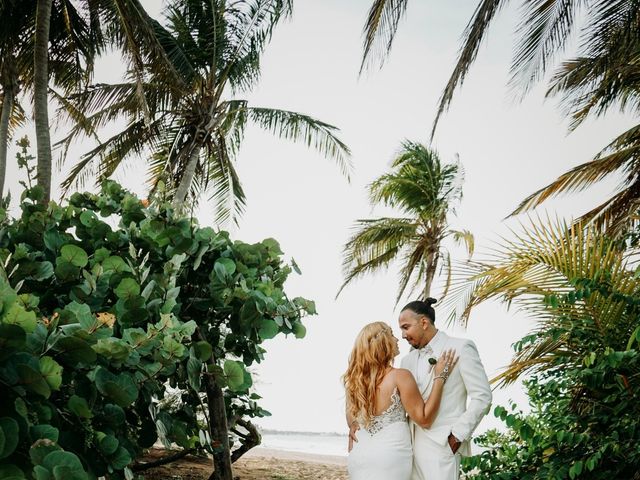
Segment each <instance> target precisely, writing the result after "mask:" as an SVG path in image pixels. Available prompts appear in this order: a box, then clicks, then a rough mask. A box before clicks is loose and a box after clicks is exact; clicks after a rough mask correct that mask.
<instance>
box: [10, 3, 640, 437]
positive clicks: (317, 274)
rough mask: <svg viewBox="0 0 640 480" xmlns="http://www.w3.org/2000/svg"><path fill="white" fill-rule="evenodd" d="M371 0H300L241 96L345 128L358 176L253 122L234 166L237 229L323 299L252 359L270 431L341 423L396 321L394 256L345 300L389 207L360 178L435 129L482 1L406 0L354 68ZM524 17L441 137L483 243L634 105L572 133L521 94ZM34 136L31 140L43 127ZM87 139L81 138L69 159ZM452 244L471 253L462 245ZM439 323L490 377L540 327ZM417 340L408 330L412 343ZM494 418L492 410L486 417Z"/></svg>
mask: <svg viewBox="0 0 640 480" xmlns="http://www.w3.org/2000/svg"><path fill="white" fill-rule="evenodd" d="M143 3H144V4H145V5H146V6H147V7H148V8H149V11H150V12H151V13H152V14H153V15H156V14H157V13H158V12H159V11H160V6H161V2H160V1H158V0H146V1H144V2H143ZM370 3H371V0H349V1H344V0H322V1H320V0H296V1H295V2H294V4H295V9H294V14H293V17H292V19H290V20H288V21H286V22H284V23H283V24H281V25H280V26H278V28H277V29H276V32H275V35H274V38H273V41H272V42H271V45H270V46H269V47H268V48H267V52H266V54H265V55H264V58H263V74H262V80H261V82H260V84H259V86H258V88H256V90H255V91H253V92H251V93H249V94H247V95H246V98H247V99H249V100H250V101H251V102H252V103H253V104H254V105H256V106H272V107H277V108H283V109H288V110H294V111H299V112H303V113H307V114H309V115H312V116H314V117H316V118H319V119H321V120H323V121H326V122H328V123H331V124H334V125H336V126H338V127H339V128H340V129H341V133H340V135H341V137H342V139H343V140H344V141H345V142H346V143H347V144H348V145H349V146H350V148H351V149H352V152H353V163H354V165H355V172H354V175H353V177H352V181H351V183H350V184H349V183H347V181H346V180H345V179H344V177H342V176H341V174H340V172H339V169H338V168H337V167H336V165H335V164H333V163H332V162H330V161H327V160H325V159H323V158H321V157H320V156H319V155H318V154H316V153H315V152H313V151H311V150H309V149H307V148H306V147H304V146H301V145H293V144H290V143H288V142H286V141H282V140H278V139H275V138H274V137H272V136H271V135H270V134H266V133H263V132H261V131H259V130H257V129H254V128H249V129H248V131H247V135H246V140H245V143H244V146H243V148H242V150H241V152H240V155H239V158H238V170H239V173H240V177H241V179H242V181H243V184H244V187H245V191H246V193H247V197H248V208H247V211H246V214H245V215H244V217H243V218H242V220H241V222H240V227H239V228H236V229H233V230H232V232H233V235H234V237H235V238H237V239H240V240H243V241H247V242H254V241H259V240H261V239H263V238H266V237H273V238H276V239H277V240H279V241H280V243H281V246H282V249H283V250H284V252H285V254H286V256H287V258H290V257H293V258H295V260H296V261H297V263H298V264H299V265H300V267H301V269H302V275H301V276H296V275H294V276H292V278H291V280H290V281H289V282H288V286H287V292H288V293H289V294H291V295H292V296H297V295H302V296H304V297H306V298H310V299H314V300H315V301H316V303H317V307H318V311H319V314H318V315H317V316H315V317H310V318H308V319H307V320H306V325H307V328H308V334H307V337H306V338H305V339H304V340H296V339H294V338H286V339H285V338H278V339H274V340H271V341H269V342H267V343H266V345H265V347H266V349H267V354H266V360H265V361H264V362H263V363H262V364H261V365H259V366H258V367H257V368H256V369H255V371H256V373H257V379H256V384H257V391H258V392H259V393H260V395H262V396H263V397H264V399H263V400H262V405H263V407H264V408H266V409H268V410H270V411H271V412H272V414H273V416H272V417H269V418H266V419H263V420H260V421H259V422H258V423H259V424H260V425H261V426H263V427H266V428H276V429H281V430H296V431H339V432H343V431H344V430H345V426H344V425H345V422H344V416H343V412H344V406H343V402H344V394H343V390H342V386H341V383H340V375H341V374H342V373H343V372H344V370H345V368H346V365H347V357H348V355H349V352H350V350H351V347H352V344H353V340H354V338H355V336H356V334H357V332H358V331H359V330H360V329H361V328H362V326H363V325H365V324H366V323H369V322H372V321H378V320H381V321H385V322H388V323H390V324H391V325H392V327H393V328H394V331H395V332H396V334H399V332H398V328H397V323H396V319H397V315H398V313H399V312H398V309H397V308H394V300H395V296H396V288H397V272H396V270H395V269H391V270H389V271H388V272H381V273H380V274H378V275H376V276H372V277H369V278H366V279H363V280H361V281H358V282H356V283H354V284H352V285H351V286H350V287H348V288H347V289H346V290H345V291H344V292H343V294H342V295H341V296H340V297H339V298H338V300H334V297H335V294H336V291H337V289H338V287H339V285H340V284H341V282H342V273H341V248H342V245H343V244H344V242H345V240H346V239H347V237H348V236H349V234H350V227H351V225H352V224H353V222H354V220H355V219H358V218H367V217H370V216H374V215H376V214H388V213H389V212H388V211H386V212H385V211H383V210H375V211H374V210H372V208H371V206H370V205H369V204H368V202H367V195H366V189H365V187H366V185H367V184H368V183H369V182H371V181H372V180H373V179H374V178H376V177H377V176H379V175H380V174H382V173H383V172H385V170H386V169H387V168H388V165H389V161H390V159H391V157H392V156H393V154H394V152H395V151H396V150H397V148H398V146H399V144H400V142H401V141H402V140H403V139H411V140H414V141H424V142H426V141H427V140H428V137H429V132H430V128H431V123H432V120H433V118H434V113H435V109H436V104H437V100H438V98H439V96H440V93H441V91H442V88H443V86H444V85H445V83H446V81H447V79H448V76H449V74H450V72H451V69H452V67H453V63H454V61H455V59H456V54H457V50H458V47H459V44H460V36H461V33H462V31H463V29H464V27H465V25H466V24H467V22H468V20H469V18H470V17H471V15H472V13H473V10H474V8H475V5H476V4H477V1H475V0H474V1H471V0H460V1H457V2H451V1H444V0H413V1H410V2H409V8H408V12H407V15H406V17H405V18H404V20H403V21H402V22H401V25H400V29H399V33H398V35H397V37H396V40H395V44H394V47H393V51H392V53H391V56H390V57H389V59H388V61H387V63H386V64H385V66H384V68H383V69H382V70H380V71H373V72H371V73H369V74H368V75H366V76H364V77H362V78H358V75H357V73H358V67H359V61H360V56H361V40H362V37H361V30H362V25H363V23H364V19H365V17H366V14H367V11H368V7H369V5H370ZM517 14H518V12H517V10H516V9H515V8H511V9H505V10H503V11H502V12H501V14H500V15H499V17H498V20H497V21H496V22H495V24H494V27H493V28H492V30H491V33H490V35H489V36H488V39H487V41H486V42H485V44H484V45H483V48H482V49H481V51H480V54H479V55H478V59H477V62H476V64H475V65H474V66H473V68H472V70H471V72H470V74H469V76H468V78H467V80H466V83H465V85H464V86H463V88H462V89H461V90H460V91H459V92H458V94H457V96H456V98H455V99H454V102H453V104H452V108H451V110H450V112H449V113H448V114H446V115H445V116H444V118H443V120H442V121H441V124H440V128H439V130H438V133H437V135H436V138H435V141H434V146H435V147H436V148H437V149H438V151H439V152H440V154H441V157H442V159H443V160H453V159H454V156H455V154H456V153H457V154H459V156H460V160H461V162H462V163H463V165H464V168H465V170H466V181H465V184H464V199H463V201H462V204H461V205H460V206H459V208H458V216H457V217H456V218H453V219H452V222H451V223H452V226H454V227H456V228H467V229H469V230H471V231H472V232H473V233H474V234H475V236H476V244H477V251H478V252H479V254H481V253H482V251H483V250H485V251H486V249H487V248H488V247H489V246H491V245H493V242H495V241H497V240H499V238H500V236H501V235H507V236H508V235H509V234H508V230H507V227H508V226H509V225H510V226H515V225H517V222H514V221H510V222H506V223H505V222H504V221H503V219H504V217H505V216H506V215H508V214H509V213H510V212H511V211H512V210H513V208H514V207H515V206H516V205H517V204H518V203H519V202H520V201H521V200H522V199H523V198H524V197H525V196H526V195H527V194H529V193H531V192H533V191H535V190H536V189H538V188H540V187H541V186H543V185H545V184H546V183H548V182H549V181H551V180H553V179H555V178H556V177H557V176H558V175H559V174H561V173H563V172H564V171H566V170H568V169H569V168H571V167H572V166H575V165H577V164H579V163H582V162H584V161H586V160H588V159H590V158H591V157H593V155H595V154H596V153H597V152H598V151H599V150H600V149H601V148H603V147H604V146H605V145H606V144H607V143H608V142H609V141H610V140H612V139H613V138H614V137H615V135H616V134H618V133H620V132H622V131H623V129H626V128H628V127H630V126H631V125H632V124H633V121H632V119H631V118H628V117H627V118H626V117H623V116H619V115H611V116H609V117H606V118H604V119H600V120H598V121H592V122H588V123H587V124H585V125H584V126H582V127H581V128H580V129H578V130H577V131H576V132H574V133H572V134H570V135H567V121H566V120H564V119H563V116H562V114H561V112H560V111H559V109H558V108H557V104H556V103H555V102H554V101H546V102H545V101H544V88H536V89H534V91H533V92H532V93H531V94H530V95H529V96H527V97H526V98H525V100H524V101H522V102H515V101H513V100H512V95H510V92H509V90H508V88H507V81H508V78H509V75H508V69H509V64H510V60H511V56H512V48H513V47H512V45H513V39H514V36H513V30H514V27H515V26H516V25H517ZM121 70H122V61H121V59H120V58H119V57H118V56H115V55H114V56H111V57H109V58H106V59H104V60H103V61H102V62H101V64H100V66H99V68H98V70H97V74H98V78H97V80H98V81H117V79H118V75H119V72H121ZM25 133H27V134H29V135H30V136H31V138H32V140H34V138H35V136H34V134H33V129H28V130H27V131H26V132H25ZM107 134H108V132H106V133H105V135H104V136H105V138H106V136H107ZM58 137H59V135H58ZM90 146H91V144H90V143H89V142H87V143H85V144H83V145H78V147H77V148H76V149H75V151H74V152H72V155H71V156H70V158H72V159H73V158H77V157H78V156H79V154H80V153H82V152H84V151H87V150H88V149H89V147H90ZM13 152H15V149H13ZM34 153H35V148H34ZM74 154H75V157H74ZM140 164H141V165H142V161H140ZM60 178H61V176H58V179H60ZM117 179H118V180H120V181H121V182H123V184H124V185H125V186H127V187H128V188H130V189H132V190H134V191H135V192H137V193H138V194H140V195H144V188H143V179H144V168H143V167H142V166H133V167H131V168H129V169H127V170H124V171H122V172H118V174H117ZM17 181H18V174H17V173H16V172H15V170H14V169H10V170H9V178H8V180H7V186H6V188H9V189H11V190H12V191H13V192H16V191H17V190H18V186H17ZM614 186H615V183H614V182H609V183H607V184H606V185H603V186H601V187H598V188H595V189H592V190H590V191H589V192H588V193H586V194H582V195H579V196H572V197H570V198H565V199H561V200H559V201H553V202H550V203H549V204H548V205H547V206H546V208H545V209H544V210H543V215H546V213H544V212H548V214H550V215H551V216H556V215H558V216H571V215H576V214H579V213H581V212H583V211H586V210H587V209H588V208H589V207H590V206H593V205H595V204H596V202H597V201H598V200H599V199H601V198H604V195H606V194H608V193H610V191H611V189H612V188H613V187H614ZM15 196H16V195H15V193H14V197H15ZM199 219H200V222H201V223H202V224H203V225H211V224H212V222H213V220H212V219H213V214H212V213H211V209H210V208H209V207H207V206H205V207H204V208H202V209H201V212H200V214H199ZM522 221H523V222H524V223H525V224H526V223H527V219H526V218H523V219H522ZM452 252H453V253H454V255H455V257H457V258H460V259H461V258H462V255H463V252H462V251H461V250H460V249H456V248H454V249H452ZM436 296H437V292H436ZM437 324H438V326H440V327H442V328H444V330H445V331H447V332H449V333H450V334H454V335H458V336H463V337H469V338H471V339H473V340H474V341H475V342H476V343H477V345H478V349H479V352H480V356H481V358H482V360H483V362H484V365H485V367H486V370H487V372H488V373H489V375H490V376H492V375H494V374H495V373H497V372H498V371H499V370H500V368H501V367H503V366H504V365H506V364H507V363H508V362H509V360H510V358H511V354H512V350H511V344H512V343H513V342H514V341H516V340H519V339H520V338H521V337H522V336H523V335H524V334H526V333H527V332H528V331H529V330H530V328H531V327H532V325H533V323H532V322H531V321H530V320H528V319H526V318H524V317H523V316H522V315H519V314H516V313H514V312H510V311H507V310H506V309H505V308H504V307H503V306H501V305H497V304H487V305H483V306H481V307H480V308H478V309H477V310H476V311H475V312H474V314H473V315H472V317H471V321H470V324H469V327H468V329H466V330H464V329H462V328H461V327H455V328H453V327H447V326H445V325H441V324H439V323H438V322H437ZM407 351H408V346H407V345H406V344H404V343H403V344H402V346H401V355H404V354H405V353H406V352H407ZM509 399H514V400H516V401H517V402H518V403H519V404H520V406H522V407H523V408H526V397H525V396H524V395H523V393H522V389H521V387H520V386H518V385H516V386H512V387H510V388H508V389H505V390H498V391H495V393H494V404H503V405H504V404H506V403H507V402H508V400H509ZM497 425H498V422H497V421H496V420H495V419H494V418H493V416H492V414H490V415H489V417H488V418H487V419H485V420H484V421H483V423H482V424H481V426H480V428H479V430H484V429H486V428H488V427H492V426H497Z"/></svg>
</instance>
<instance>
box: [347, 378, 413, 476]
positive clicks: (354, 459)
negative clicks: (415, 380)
mask: <svg viewBox="0 0 640 480" xmlns="http://www.w3.org/2000/svg"><path fill="white" fill-rule="evenodd" d="M356 437H357V438H358V441H357V442H354V444H353V449H352V450H351V452H350V453H349V458H348V460H347V467H348V470H349V478H350V479H351V480H409V479H410V478H411V469H412V465H413V452H412V450H411V433H410V431H409V424H408V423H407V419H406V412H405V410H404V407H403V406H402V402H401V401H400V395H399V394H398V389H397V388H396V389H395V390H394V391H393V394H392V395H391V405H390V406H389V408H387V409H386V410H385V411H384V412H383V413H381V414H380V415H376V416H375V417H373V419H372V421H371V423H370V425H369V426H368V427H367V428H361V429H360V430H358V431H357V433H356Z"/></svg>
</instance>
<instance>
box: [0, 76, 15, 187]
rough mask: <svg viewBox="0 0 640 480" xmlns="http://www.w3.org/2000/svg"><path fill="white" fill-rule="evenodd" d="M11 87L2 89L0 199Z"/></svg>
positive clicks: (11, 100) (11, 104)
mask: <svg viewBox="0 0 640 480" xmlns="http://www.w3.org/2000/svg"><path fill="white" fill-rule="evenodd" d="M13 103H14V94H13V87H12V86H8V87H5V88H4V98H3V102H2V114H0V198H2V197H4V179H5V175H6V170H7V146H8V143H9V120H10V119H11V112H12V111H13Z"/></svg>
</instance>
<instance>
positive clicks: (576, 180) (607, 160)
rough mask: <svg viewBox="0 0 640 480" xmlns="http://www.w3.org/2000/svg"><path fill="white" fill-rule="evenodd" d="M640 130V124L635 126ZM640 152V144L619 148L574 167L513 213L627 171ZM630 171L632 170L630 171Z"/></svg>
mask: <svg viewBox="0 0 640 480" xmlns="http://www.w3.org/2000/svg"><path fill="white" fill-rule="evenodd" d="M634 129H636V130H638V131H640V125H639V126H636V127H634ZM638 154H640V145H638V146H634V147H629V148H626V149H623V150H619V151H617V152H615V153H612V154H610V155H607V156H604V157H602V158H597V159H595V160H591V161H589V162H586V163H583V164H582V165H578V166H577V167H574V168H572V169H571V170H569V171H568V172H567V173H564V174H562V175H561V176H560V177H558V179H557V180H555V181H553V182H552V183H550V184H549V185H547V186H546V187H544V188H541V189H540V190H538V191H537V192H535V193H533V194H531V195H529V196H528V197H527V198H525V199H524V200H523V201H522V202H521V203H520V205H519V206H518V208H516V209H515V210H514V211H513V212H512V213H511V215H517V214H519V213H522V212H526V211H529V210H532V209H534V208H536V207H537V206H539V205H540V204H541V203H542V202H544V201H545V200H547V199H549V198H551V197H554V196H557V195H560V194H564V193H573V192H580V191H582V190H584V189H586V188H588V187H590V186H592V185H593V184H595V183H597V182H598V181H600V180H602V179H603V178H605V177H607V176H609V175H611V174H612V173H614V172H618V171H623V172H624V171H625V170H628V169H629V168H630V167H632V166H633V164H632V161H633V160H634V159H635V158H636V157H637V156H638ZM629 173H630V172H629Z"/></svg>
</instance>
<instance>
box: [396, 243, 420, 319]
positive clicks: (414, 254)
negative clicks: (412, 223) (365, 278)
mask: <svg viewBox="0 0 640 480" xmlns="http://www.w3.org/2000/svg"><path fill="white" fill-rule="evenodd" d="M406 243H407V245H406V248H405V249H404V250H405V251H407V252H408V253H407V254H406V255H405V256H404V258H403V259H402V260H401V263H402V268H401V269H400V283H399V285H398V293H397V295H396V303H395V306H398V303H400V299H402V296H403V295H404V292H405V291H406V289H407V285H408V284H409V282H410V281H411V278H412V277H413V278H414V282H413V285H412V287H411V293H413V292H414V291H415V290H416V289H417V288H418V287H419V286H421V285H420V284H421V283H422V281H423V279H424V277H425V274H426V268H425V262H424V257H425V256H426V254H427V251H426V249H425V242H424V238H416V239H413V241H411V242H406ZM423 288H424V287H423Z"/></svg>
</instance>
